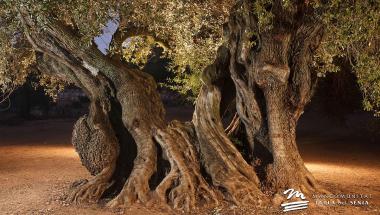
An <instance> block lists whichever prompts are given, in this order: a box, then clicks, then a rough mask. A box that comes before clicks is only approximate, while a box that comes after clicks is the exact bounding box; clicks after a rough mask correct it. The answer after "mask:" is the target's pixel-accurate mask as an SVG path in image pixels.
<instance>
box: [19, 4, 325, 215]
mask: <svg viewBox="0 0 380 215" xmlns="http://www.w3.org/2000/svg"><path fill="white" fill-rule="evenodd" d="M251 7H252V5H251V2H250V1H241V2H239V3H238V4H237V5H236V7H235V8H234V9H233V11H232V13H231V17H230V20H229V22H228V23H227V25H226V28H225V35H226V37H227V38H226V39H227V42H226V44H224V45H223V46H221V47H220V48H219V50H218V54H217V56H216V59H215V61H214V62H213V64H212V65H210V66H208V67H207V68H206V69H205V71H204V73H203V76H202V81H203V83H204V85H203V87H202V89H201V91H200V94H199V96H198V99H197V102H196V108H195V112H194V115H193V120H192V122H187V123H181V122H177V121H174V122H171V123H168V124H167V123H166V122H165V121H164V118H165V111H164V108H163V104H162V102H161V100H160V96H159V94H158V92H157V90H156V83H155V82H154V80H153V78H152V77H151V76H150V75H148V74H146V73H143V72H141V71H139V70H136V69H132V68H130V67H128V66H127V65H125V64H123V63H122V62H121V61H120V60H118V59H116V58H115V57H114V58H110V57H108V56H104V55H102V54H101V53H100V52H99V51H98V50H97V49H96V48H95V47H94V46H90V47H83V46H82V44H81V43H80V38H78V36H77V35H76V34H74V33H73V32H72V29H70V28H69V27H67V26H65V25H63V24H62V23H59V22H58V21H56V20H54V19H53V20H50V21H49V22H47V23H45V28H44V31H37V30H35V29H36V26H35V23H34V21H33V20H31V18H30V16H28V13H27V10H26V9H23V8H21V10H20V17H21V20H22V22H23V24H24V27H25V29H26V32H27V37H28V40H29V42H30V43H31V44H32V45H33V47H34V48H35V49H36V51H37V52H39V53H41V56H42V57H41V58H40V59H39V62H40V70H42V71H45V72H46V71H49V72H52V73H54V74H56V75H57V76H59V77H61V78H63V79H65V80H67V81H69V82H72V83H74V84H76V85H77V86H78V87H80V88H82V89H83V90H84V91H85V92H86V94H87V95H88V97H89V99H90V100H91V105H90V110H89V114H88V115H87V116H84V117H82V118H81V119H79V120H78V122H77V123H76V125H75V127H74V132H73V140H72V142H73V144H74V146H75V148H76V149H77V152H78V153H79V155H80V157H81V160H82V163H83V165H84V166H85V167H86V168H87V169H88V170H89V171H90V172H91V174H92V175H93V176H94V177H93V178H92V179H90V180H84V181H80V182H78V183H75V184H74V186H73V188H72V190H71V192H70V193H69V195H68V200H70V201H98V200H99V199H100V198H101V197H102V196H105V195H107V196H111V197H113V199H112V200H111V201H110V202H109V203H108V205H109V206H112V207H117V206H122V205H126V204H132V203H135V202H139V203H144V204H151V203H160V204H165V205H166V204H169V205H171V206H172V207H174V208H177V209H183V210H186V211H189V210H191V208H194V207H196V206H198V205H201V204H209V203H211V204H215V203H217V202H218V199H220V198H221V197H223V198H224V199H225V200H228V201H231V202H233V203H235V204H237V205H244V204H248V205H258V203H259V205H260V204H261V203H263V204H265V203H266V196H265V195H264V194H263V190H264V191H267V190H270V191H273V192H281V191H283V189H286V188H289V187H291V188H295V189H297V188H299V189H301V190H303V191H312V190H316V189H318V188H319V187H318V186H317V184H316V183H315V180H314V179H313V177H312V176H311V174H310V173H309V172H308V171H307V169H306V167H305V166H304V163H303V161H302V158H301V156H300V155H299V152H298V149H297V145H296V141H295V137H296V136H295V130H296V125H297V121H298V118H299V117H300V115H301V113H302V111H303V108H304V106H305V105H306V104H307V102H308V101H309V100H310V98H311V95H312V89H313V86H314V85H315V83H316V76H315V73H314V72H313V70H312V68H311V67H310V65H311V62H312V54H313V52H314V50H315V48H316V46H317V45H318V44H319V40H320V37H321V35H322V31H321V26H320V25H318V24H317V21H316V20H315V19H313V18H310V17H309V18H305V19H301V20H302V22H295V23H290V24H289V23H283V22H278V23H277V22H274V26H273V28H272V29H271V30H268V31H266V32H260V31H259V28H258V25H257V23H258V21H257V18H256V16H255V14H254V13H253V12H252V11H251V10H250V8H251ZM282 12H284V11H280V12H278V13H279V14H282ZM284 13H285V12H284ZM275 15H278V14H275ZM281 16H282V15H281ZM249 44H251V45H249ZM252 44H256V45H252ZM231 88H234V89H235V90H233V93H231ZM226 101H227V102H226ZM230 101H235V103H236V112H237V113H236V116H235V117H234V119H233V122H232V123H231V126H229V127H228V128H227V131H225V130H224V127H223V123H222V119H221V113H223V112H224V111H225V109H226V108H228V105H226V104H228V103H230ZM237 130H239V132H236V131H237ZM226 132H227V133H228V135H227V134H226ZM232 139H236V140H237V141H240V142H242V143H243V144H245V146H244V147H236V146H235V144H234V143H233V142H232V141H231V140H232ZM239 148H245V149H248V150H247V151H248V155H244V156H243V154H242V153H241V151H239V150H238V149H239Z"/></svg>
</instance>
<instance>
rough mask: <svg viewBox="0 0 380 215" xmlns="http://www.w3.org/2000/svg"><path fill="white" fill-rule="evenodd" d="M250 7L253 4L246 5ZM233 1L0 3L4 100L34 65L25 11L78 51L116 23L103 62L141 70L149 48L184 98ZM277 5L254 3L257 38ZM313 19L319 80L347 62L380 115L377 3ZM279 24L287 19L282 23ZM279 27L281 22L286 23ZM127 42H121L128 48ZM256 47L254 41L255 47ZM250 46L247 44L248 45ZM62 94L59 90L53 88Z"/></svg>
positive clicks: (321, 6)
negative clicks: (158, 51)
mask: <svg viewBox="0 0 380 215" xmlns="http://www.w3.org/2000/svg"><path fill="white" fill-rule="evenodd" d="M252 1H254V0H252ZM234 2H235V1H233V0H223V1H218V0H197V1H188V0H169V1H166V0H165V1H147V0H134V1H116V0H109V1H93V0H67V1H58V0H43V1H40V0H2V1H0V23H1V26H2V29H1V32H0V41H1V42H0V45H1V51H0V86H1V88H0V89H1V93H3V94H6V93H7V92H10V91H11V90H12V89H14V88H15V87H17V86H19V85H21V84H23V82H24V81H25V80H26V77H27V75H28V74H29V73H30V72H33V71H35V70H33V69H30V67H31V66H33V65H34V64H35V62H36V56H35V52H34V51H33V49H32V48H31V46H30V45H29V44H28V42H27V40H26V38H25V34H24V33H23V32H24V28H23V26H22V23H21V21H20V19H19V18H18V13H19V11H18V10H20V8H24V9H27V10H28V11H29V14H30V16H31V18H32V19H33V20H35V21H36V23H38V26H35V28H37V29H38V30H40V31H43V30H44V23H45V21H46V19H54V20H58V21H59V22H62V23H64V24H65V25H68V26H70V27H71V28H72V30H73V31H75V33H76V34H77V35H79V36H80V38H81V40H82V44H83V47H86V46H91V45H93V38H94V37H96V36H98V35H99V34H101V31H102V29H103V28H104V26H105V25H106V23H107V22H108V21H109V20H116V21H117V22H118V23H119V26H118V30H117V32H116V33H115V34H114V36H113V39H112V43H111V47H109V54H110V55H116V54H122V55H123V56H124V60H125V61H129V62H132V63H135V64H138V65H144V64H145V62H146V59H147V56H148V55H149V54H150V51H151V49H152V47H154V46H161V47H163V48H164V50H165V53H166V56H167V57H169V58H170V59H171V62H172V63H171V65H170V69H171V71H173V72H174V73H175V77H174V78H173V80H171V81H170V84H169V85H170V86H171V87H172V88H174V89H176V90H178V91H180V92H181V93H184V94H187V95H193V96H195V95H197V92H198V91H199V88H200V86H201V79H200V73H201V71H203V70H204V68H205V67H206V66H207V65H209V64H210V62H211V61H212V59H213V58H214V57H215V54H216V50H217V47H219V46H220V44H222V43H223V35H222V34H223V33H222V29H223V24H224V23H225V21H226V18H227V17H228V15H229V11H230V8H231V7H232V6H233V4H234ZM273 2H276V0H256V1H255V3H254V4H253V5H254V6H253V7H252V9H251V10H252V11H254V13H256V14H257V17H258V20H259V23H260V32H253V33H252V34H255V35H258V38H259V37H260V34H262V33H263V32H265V31H267V30H270V28H271V25H272V24H273V23H272V21H273V20H272V18H273V14H272V5H273ZM300 2H303V1H296V0H294V1H292V0H283V1H280V3H281V4H282V5H283V7H284V8H286V10H288V11H289V12H292V11H294V12H295V11H297V10H296V8H297V7H300V6H299V5H300ZM307 4H310V5H312V6H313V11H312V13H313V14H314V15H315V16H316V17H318V19H320V22H321V23H323V28H324V36H323V40H322V43H321V45H320V47H319V48H318V52H317V54H316V56H315V63H314V64H315V65H314V66H315V68H316V69H318V71H319V75H320V76H323V74H324V73H325V72H336V71H338V70H339V67H337V66H336V62H337V61H338V60H339V59H340V58H346V59H348V60H349V62H351V64H352V68H353V72H354V73H355V74H356V76H357V79H358V83H359V85H360V88H361V90H362V92H363V98H364V101H363V104H364V108H365V109H366V110H374V111H379V110H380V60H379V59H380V55H379V52H380V49H379V37H380V36H379V35H380V27H379V23H380V11H379V7H380V1H379V0H366V1H358V0H350V1H346V0H334V1H323V0H313V1H307ZM283 19H284V20H285V19H286V17H283ZM284 23H285V22H284ZM126 41H127V42H126ZM259 42H260V41H259V40H257V43H259ZM251 45H252V44H251ZM41 80H42V81H41V84H43V85H49V83H53V84H52V86H53V87H50V89H58V88H57V87H56V84H57V83H59V81H57V80H56V78H53V77H48V76H46V75H41ZM59 89H61V88H59Z"/></svg>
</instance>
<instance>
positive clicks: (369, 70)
mask: <svg viewBox="0 0 380 215" xmlns="http://www.w3.org/2000/svg"><path fill="white" fill-rule="evenodd" d="M314 7H315V9H316V11H321V12H319V14H318V15H319V16H320V18H321V20H322V21H323V22H324V24H325V36H324V39H323V41H322V44H321V47H320V48H319V50H318V53H317V55H316V60H317V62H318V65H320V68H319V69H320V70H319V71H320V73H321V74H323V73H325V72H336V71H338V69H339V68H338V67H337V66H336V65H334V61H333V59H334V58H336V57H346V58H348V59H349V60H350V62H351V64H352V66H353V69H354V71H353V72H354V73H355V74H356V76H357V78H358V83H359V85H360V88H361V90H362V92H363V96H364V101H363V106H364V109H365V110H374V111H375V112H377V113H378V111H379V110H380V49H379V48H380V44H379V42H380V27H379V26H380V25H379V24H380V1H379V0H368V1H367V0H366V1H346V0H334V1H329V3H328V4H322V3H319V2H316V3H315V5H314Z"/></svg>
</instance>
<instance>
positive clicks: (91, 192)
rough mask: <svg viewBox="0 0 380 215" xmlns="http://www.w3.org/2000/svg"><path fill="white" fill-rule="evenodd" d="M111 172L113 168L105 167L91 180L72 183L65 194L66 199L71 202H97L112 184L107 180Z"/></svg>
mask: <svg viewBox="0 0 380 215" xmlns="http://www.w3.org/2000/svg"><path fill="white" fill-rule="evenodd" d="M112 173H113V168H106V169H104V170H103V171H102V172H101V173H100V174H98V175H97V176H95V177H93V178H92V179H91V180H89V181H88V180H84V181H81V183H79V184H77V185H74V187H73V188H72V190H71V191H70V192H69V194H68V195H67V197H66V201H67V202H73V203H81V202H97V201H98V200H99V199H100V198H101V196H102V195H103V193H104V191H106V190H107V189H108V188H109V187H110V186H111V185H112V183H110V182H109V179H110V178H111V176H112Z"/></svg>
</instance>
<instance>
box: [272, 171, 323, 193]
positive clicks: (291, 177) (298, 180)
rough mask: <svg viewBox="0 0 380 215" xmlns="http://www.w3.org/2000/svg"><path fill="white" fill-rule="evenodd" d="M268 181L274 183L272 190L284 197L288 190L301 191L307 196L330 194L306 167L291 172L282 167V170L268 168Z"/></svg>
mask: <svg viewBox="0 0 380 215" xmlns="http://www.w3.org/2000/svg"><path fill="white" fill-rule="evenodd" d="M268 174H269V175H268V179H269V180H270V183H272V189H273V188H274V189H275V191H276V192H277V193H278V194H280V195H283V194H282V192H284V191H285V190H287V189H294V190H296V191H300V192H302V193H303V194H305V195H311V194H316V193H319V194H330V192H329V191H327V190H325V189H324V188H323V187H322V186H321V185H319V184H318V182H317V181H316V180H315V178H314V176H313V175H312V174H311V173H310V172H309V170H307V169H306V167H305V166H303V167H302V166H300V167H299V168H298V169H297V171H293V172H291V171H290V170H286V167H285V166H284V165H282V168H281V170H274V169H273V167H269V168H268Z"/></svg>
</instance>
